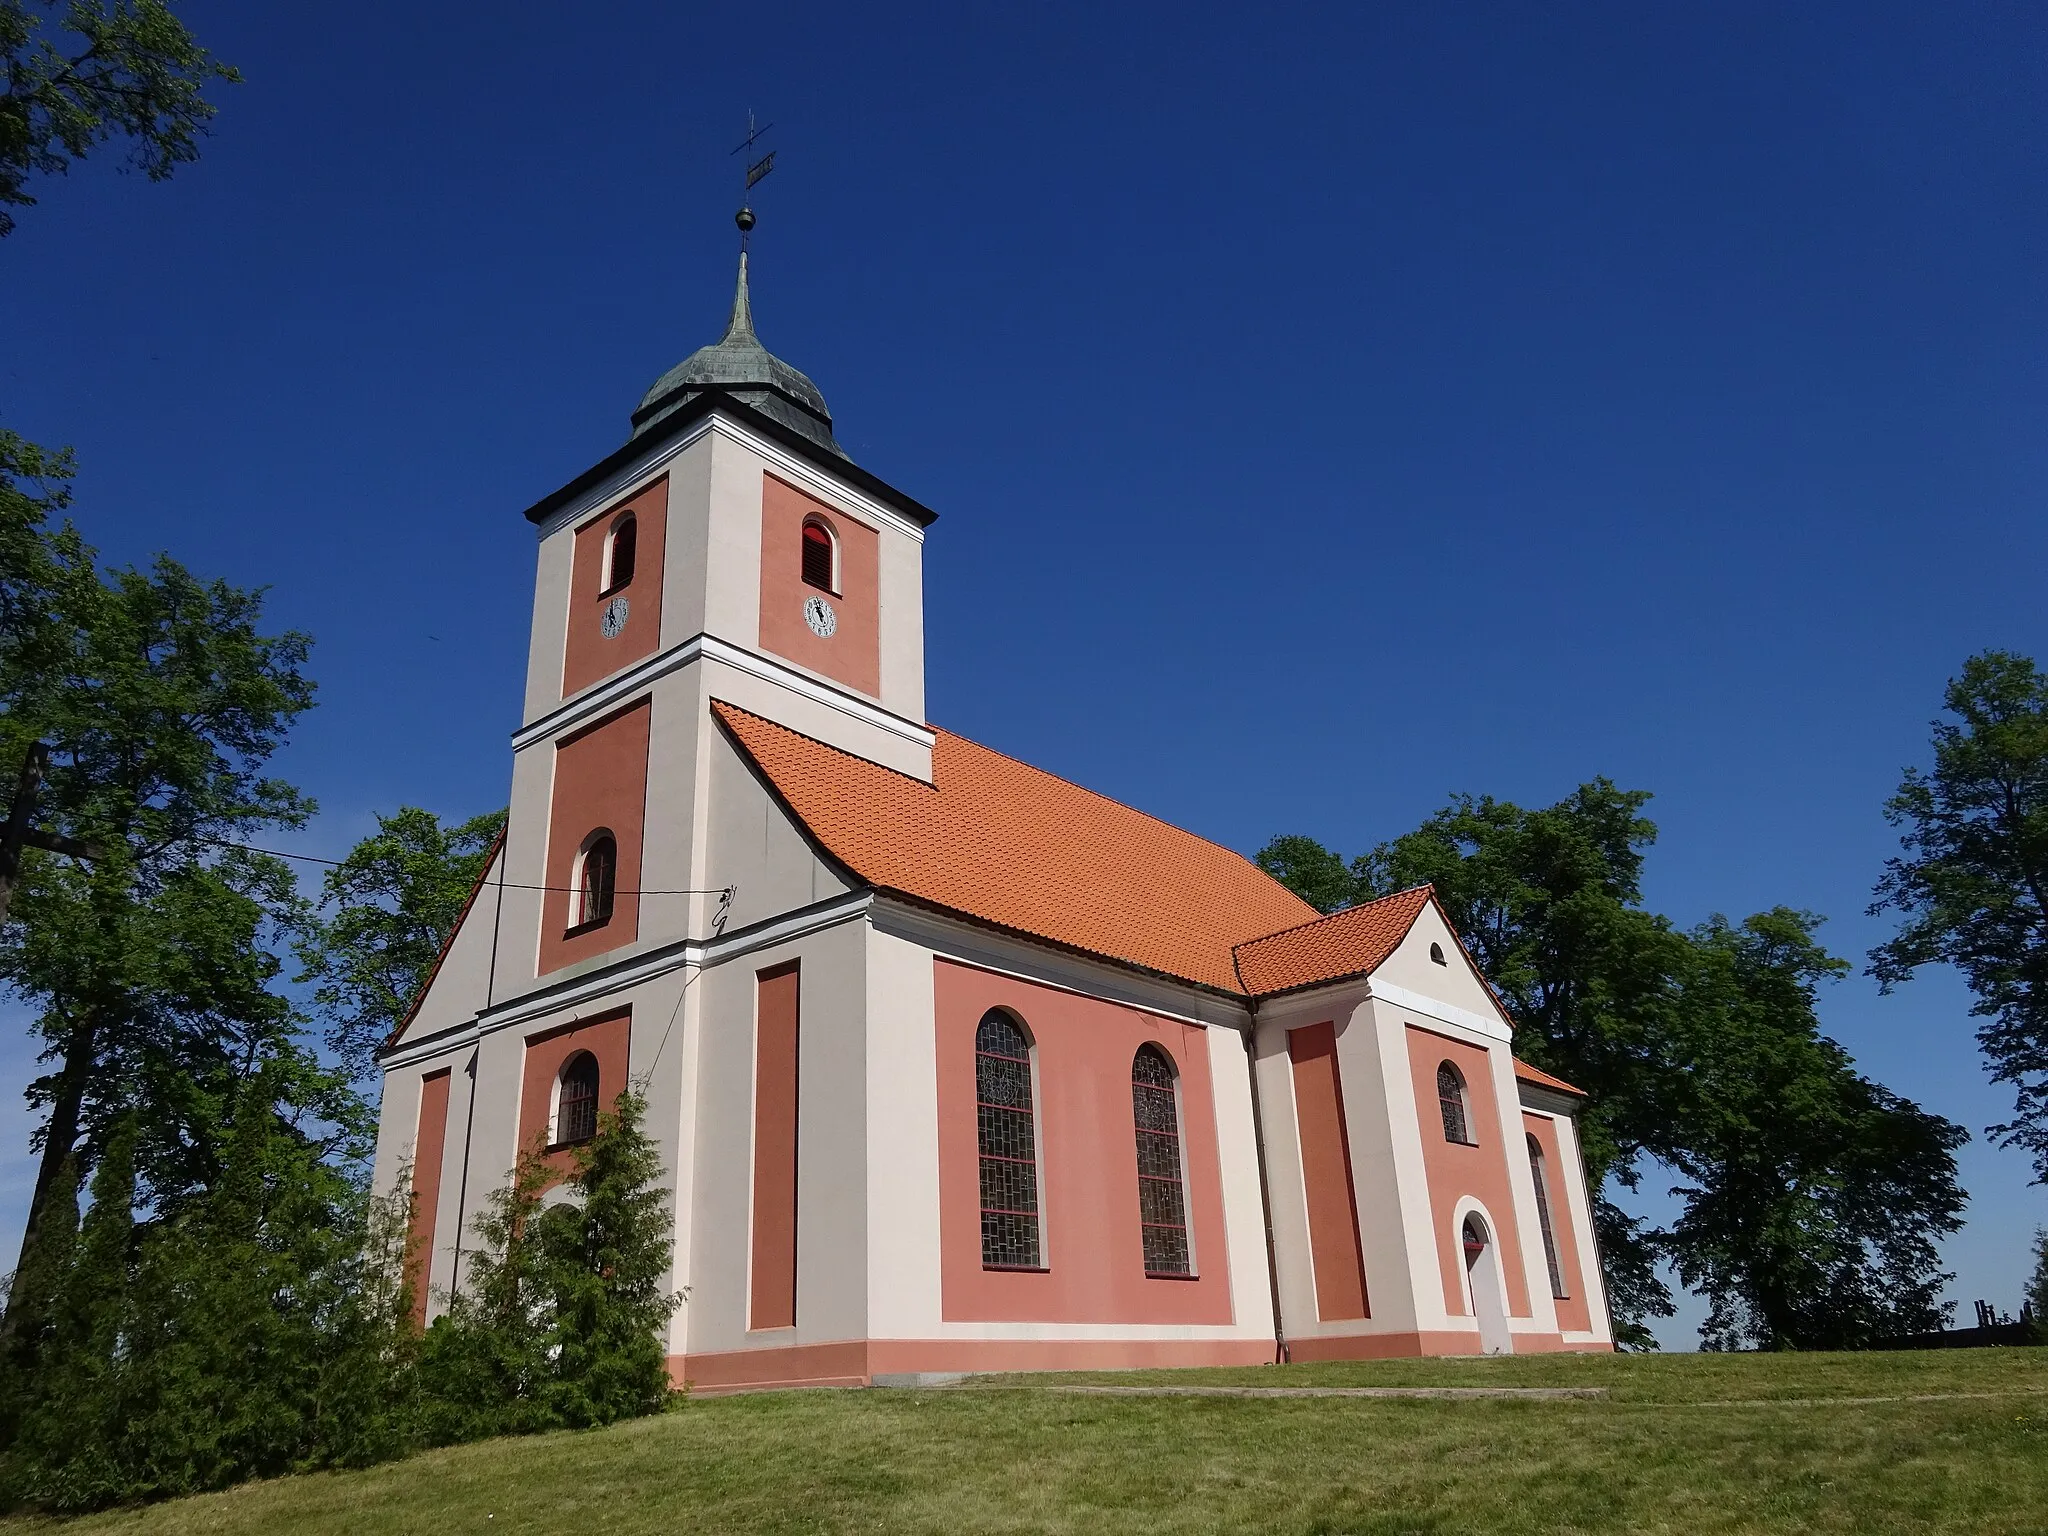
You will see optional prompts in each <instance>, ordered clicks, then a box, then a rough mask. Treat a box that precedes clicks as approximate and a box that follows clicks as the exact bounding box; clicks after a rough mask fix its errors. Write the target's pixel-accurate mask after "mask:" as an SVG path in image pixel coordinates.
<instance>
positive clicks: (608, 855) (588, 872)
mask: <svg viewBox="0 0 2048 1536" xmlns="http://www.w3.org/2000/svg"><path fill="white" fill-rule="evenodd" d="M618 879H619V845H618V842H617V840H616V839H614V838H613V837H612V835H611V833H609V832H600V833H598V834H597V835H596V836H594V837H592V838H591V839H590V842H589V844H588V845H587V846H586V847H585V848H584V850H583V857H582V859H581V860H580V861H579V863H578V867H577V872H576V914H575V920H574V921H573V922H572V923H571V924H570V925H569V926H570V927H572V928H595V927H597V926H599V925H600V924H602V923H608V922H610V921H611V918H612V896H613V893H614V890H615V889H616V887H617V885H618Z"/></svg>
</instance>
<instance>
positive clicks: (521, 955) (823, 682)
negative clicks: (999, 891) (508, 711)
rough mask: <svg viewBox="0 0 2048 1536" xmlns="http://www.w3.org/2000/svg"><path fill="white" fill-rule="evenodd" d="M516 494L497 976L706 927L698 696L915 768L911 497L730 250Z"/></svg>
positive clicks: (918, 630) (705, 738) (918, 738)
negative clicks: (519, 667)
mask: <svg viewBox="0 0 2048 1536" xmlns="http://www.w3.org/2000/svg"><path fill="white" fill-rule="evenodd" d="M753 217H754V216H753V214H752V213H751V211H749V210H742V212H741V215H740V225H741V231H742V234H743V235H744V234H745V233H746V232H747V231H748V230H750V229H751V228H752V225H753ZM526 515H527V517H528V519H529V520H530V521H531V522H532V523H533V524H534V525H535V527H536V528H537V529H538V532H539V549H538V569H537V574H536V579H535V583H534V604H533V629H532V636H531V640H530V644H529V649H528V659H527V679H526V698H525V706H524V710H523V719H522V723H521V725H520V728H519V730H518V731H517V732H516V733H515V734H514V736H513V790H512V811H511V819H510V823H509V825H508V830H507V841H506V849H505V878H506V883H507V889H506V890H505V892H504V894H503V899H502V906H501V925H500V927H501V939H500V944H499V953H498V957H497V959H496V961H495V964H494V984H493V988H492V990H493V992H494V994H495V995H498V996H504V995H505V992H506V990H507V989H517V988H519V987H521V986H526V987H531V986H533V985H534V984H535V983H536V982H538V981H542V980H544V979H545V978H547V977H549V976H551V975H555V974H558V973H564V972H572V971H580V970H581V969H583V968H586V967H588V966H590V965H592V964H595V963H598V962H599V961H600V959H601V958H602V959H603V960H604V963H607V964H609V963H610V961H611V960H613V959H616V958H617V957H618V955H619V953H620V951H621V949H622V948H644V947H646V946H649V945H659V944H661V943H664V942H672V941H674V940H679V939H684V938H686V937H692V936H701V935H703V934H705V933H706V932H708V931H709V927H710V925H711V924H712V923H713V922H714V921H715V911H714V907H715V903H714V902H713V901H712V900H711V898H710V897H709V896H708V895H707V894H706V890H707V887H708V886H709V885H710V884H711V881H712V872H711V871H710V870H709V869H708V868H707V865H706V845H707V840H708V839H707V819H708V807H707V800H708V796H709V784H710V778H711V765H712V761H713V758H714V756H715V755H716V748H717V740H716V736H717V731H718V727H717V726H716V725H715V724H714V723H713V721H712V717H711V711H710V706H711V703H712V702H713V701H714V700H717V701H722V702H724V703H727V704H732V705H737V706H738V707H740V708H742V709H745V710H747V711H749V712H751V713H753V714H756V715H760V716H763V717H765V718H767V719H770V720H774V721H776V722H778V723H779V724H782V725H786V726H788V727H789V728H791V729H792V730H795V731H799V732H801V733H803V734H804V735H806V736H810V737H812V738H814V739H816V740H819V741H823V742H826V743H828V744H829V745H831V746H834V747H837V748H839V749H841V750H843V751H846V752H849V753H853V754H855V755H857V756H860V757H864V758H867V759H869V760H870V761H873V762H876V763H880V764H882V765H884V766H885V767H888V768H891V769H894V770H895V771H897V772H900V773H904V774H907V775H910V776H913V777H916V778H922V779H926V780H929V778H930V776H931V749H932V735H931V732H930V731H929V730H928V729H927V728H926V726H925V724H924V620H923V607H924V604H923V545H924V537H925V530H926V529H927V528H928V527H929V526H930V525H931V523H932V521H933V519H934V516H935V514H934V513H932V512H931V511H930V510H929V509H927V508H925V507H924V506H922V505H920V504H919V503H918V502H916V501H915V500H913V499H911V498H910V497H908V496H905V495H904V494H903V493H902V492H900V491H898V490H896V489H895V488H894V487H892V486H890V485H888V484H887V483H885V482H884V481H882V480H881V479H879V478H878V477H876V476H875V475H873V474H871V473H869V472H868V471H867V470H864V469H862V468H861V467H860V466H859V465H857V464H855V463H854V462H853V461H852V459H850V458H849V457H848V456H847V454H846V452H845V450H844V449H843V448H841V447H840V445H839V442H838V440H837V438H836V437H835V436H834V435H833V428H832V416H831V412H830V411H829V409H828V408H827V406H826V404H825V397H824V395H823V393H822V392H821V391H820V390H819V389H818V387H817V385H815V384H814V383H812V382H811V380H810V379H809V378H808V377H807V376H806V375H805V374H803V373H802V372H801V371H800V370H798V369H796V368H794V367H792V366H791V365H790V364H788V363H786V362H784V361H783V360H782V359H781V358H779V357H776V356H775V355H774V354H773V353H771V352H770V351H769V350H768V349H767V348H766V347H765V346H763V345H762V343H761V340H760V337H759V336H758V335H757V334H756V333H755V330H754V315H753V301H752V295H751V292H750V290H749V273H748V253H747V251H746V250H745V249H744V248H743V249H742V251H741V253H740V261H739V274H738V280H737V283H736V285H735V288H734V292H733V300H732V309H731V312H730V314H729V316H728V318H727V321H726V325H725V330H724V333H723V334H722V335H721V336H720V337H719V338H718V339H717V340H716V341H714V342H712V343H711V344H710V345H708V346H704V347H700V348H698V350H697V351H695V352H693V353H691V354H690V355H689V356H688V357H686V358H685V359H684V360H683V361H682V362H680V363H678V364H677V365H676V366H675V367H673V368H671V369H669V370H668V372H666V373H664V374H663V375H662V376H661V377H660V378H659V379H657V380H656V381H655V382H654V384H653V386H652V387H651V388H650V389H649V390H648V391H647V393H646V394H645V395H644V396H643V397H642V398H641V400H640V403H639V405H638V406H637V407H636V408H635V410H634V411H633V413H632V431H631V435H630V436H629V437H628V439H627V440H626V442H625V443H624V444H623V445H621V446H620V447H619V448H618V449H616V450H614V451H613V452H612V453H610V454H608V455H606V456H605V457H604V458H603V459H601V460H600V461H599V462H598V463H596V464H595V465H593V466H592V467H591V468H590V469H588V470H586V471H585V472H584V473H583V474H581V475H579V476H577V477H576V478H575V479H574V480H571V481H570V482H569V483H568V484H567V485H564V486H563V487H561V488H560V489H559V490H557V491H555V492H553V493H552V494H550V495H548V496H546V497H543V498H542V499H541V500H540V501H539V502H537V503H535V504H534V506H532V507H531V508H529V509H528V511H527V514H526ZM593 859H595V861H596V862H595V863H593ZM606 878H608V879H609V880H610V881H611V884H612V887H613V890H614V891H615V892H616V895H614V896H612V897H609V898H607V897H605V896H604V895H603V894H602V892H600V891H598V890H596V886H597V885H601V884H602V882H603V880H604V879H606ZM525 887H532V888H533V889H531V890H526V889H524V888H525ZM513 935H517V936H518V937H517V938H516V939H512V936H513ZM506 939H512V942H510V943H507V942H505V940H506Z"/></svg>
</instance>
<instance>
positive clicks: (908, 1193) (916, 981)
mask: <svg viewBox="0 0 2048 1536" xmlns="http://www.w3.org/2000/svg"><path fill="white" fill-rule="evenodd" d="M861 928H862V930H863V932H864V933H865V934H866V936H867V975H866V982H867V1096H868V1123H867V1142H868V1144H867V1174H868V1188H867V1208H868V1276H867V1285H868V1335H869V1337H871V1338H876V1339H934V1338H938V1337H939V1336H940V1332H941V1328H942V1325H943V1322H944V1307H943V1304H942V1300H941V1296H940V1254H939V1094H938V1084H939V1064H938V1036H937V1031H936V1025H935V1021H936V1018H937V1003H936V1000H935V996H934V979H933V970H932V952H931V951H930V950H929V949H926V948H925V947H924V946H922V945H920V944H913V943H911V942H909V941H908V940H906V939H902V938H898V937H896V936H895V935H893V934H889V933H884V932H880V931H878V930H877V929H875V928H873V927H872V926H870V925H868V924H866V923H863V924H861Z"/></svg>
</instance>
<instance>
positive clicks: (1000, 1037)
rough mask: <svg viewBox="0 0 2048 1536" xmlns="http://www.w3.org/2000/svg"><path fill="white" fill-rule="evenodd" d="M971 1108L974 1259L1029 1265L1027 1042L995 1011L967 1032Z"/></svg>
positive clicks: (1032, 1188)
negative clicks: (976, 1197)
mask: <svg viewBox="0 0 2048 1536" xmlns="http://www.w3.org/2000/svg"><path fill="white" fill-rule="evenodd" d="M974 1100H975V1105H974V1113H975V1118H976V1122H977V1126H976V1134H977V1139H978V1142H979V1145H980V1149H981V1262H982V1263H983V1264H984V1265H985V1266H987V1267H989V1268H991V1269H1037V1268H1038V1267H1039V1245H1038V1127H1037V1124H1036V1122H1035V1120H1034V1118H1033V1115H1032V1110H1031V1042H1030V1041H1028V1040H1026V1039H1025V1038H1024V1031H1023V1030H1021V1029H1019V1028H1018V1027H1017V1021H1016V1020H1014V1019H1012V1018H1011V1017H1010V1016H1009V1015H1008V1014H1007V1013H1004V1012H1002V1011H1001V1010H1000V1009H991V1010H990V1011H989V1012H988V1013H987V1014H985V1015H983V1017H982V1020H981V1025H980V1027H979V1028H978V1029H976V1030H975V1031H974Z"/></svg>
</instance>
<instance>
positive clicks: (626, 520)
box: [598, 512, 640, 597]
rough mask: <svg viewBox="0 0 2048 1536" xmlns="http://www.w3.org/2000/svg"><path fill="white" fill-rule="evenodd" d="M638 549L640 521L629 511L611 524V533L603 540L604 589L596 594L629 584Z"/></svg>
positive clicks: (612, 590) (601, 594)
mask: <svg viewBox="0 0 2048 1536" xmlns="http://www.w3.org/2000/svg"><path fill="white" fill-rule="evenodd" d="M639 550H640V522H639V519H637V518H635V517H634V516H633V515H632V514H631V513H630V512H629V513H627V514H626V516H624V517H622V518H620V519H619V520H618V522H616V523H614V524H613V525H612V531H611V535H610V537H609V538H607V539H606V540H605V546H604V590H603V591H602V592H600V593H599V594H598V595H599V596H600V597H603V596H606V595H607V594H609V593H613V592H616V591H618V590H619V588H621V587H623V586H627V585H630V584H631V582H632V580H633V565H634V561H635V559H636V557H637V556H638V554H639Z"/></svg>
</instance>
